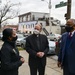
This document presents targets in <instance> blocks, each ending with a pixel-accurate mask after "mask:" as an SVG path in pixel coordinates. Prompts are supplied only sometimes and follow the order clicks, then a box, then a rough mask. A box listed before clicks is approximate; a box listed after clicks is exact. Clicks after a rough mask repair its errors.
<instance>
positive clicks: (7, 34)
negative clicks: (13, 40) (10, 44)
mask: <svg viewBox="0 0 75 75" xmlns="http://www.w3.org/2000/svg"><path fill="white" fill-rule="evenodd" d="M12 32H13V29H11V28H6V29H4V30H3V37H2V41H6V40H8V37H11V36H12Z"/></svg>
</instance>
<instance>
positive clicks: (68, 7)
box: [65, 0, 72, 20]
mask: <svg viewBox="0 0 75 75" xmlns="http://www.w3.org/2000/svg"><path fill="white" fill-rule="evenodd" d="M71 2H72V0H67V13H66V14H65V17H66V20H68V19H70V18H71Z"/></svg>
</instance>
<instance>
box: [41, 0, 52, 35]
mask: <svg viewBox="0 0 75 75" xmlns="http://www.w3.org/2000/svg"><path fill="white" fill-rule="evenodd" d="M41 1H45V2H46V3H47V4H48V8H49V26H50V33H51V27H52V23H51V0H49V2H47V1H46V0H41ZM50 33H49V34H50Z"/></svg>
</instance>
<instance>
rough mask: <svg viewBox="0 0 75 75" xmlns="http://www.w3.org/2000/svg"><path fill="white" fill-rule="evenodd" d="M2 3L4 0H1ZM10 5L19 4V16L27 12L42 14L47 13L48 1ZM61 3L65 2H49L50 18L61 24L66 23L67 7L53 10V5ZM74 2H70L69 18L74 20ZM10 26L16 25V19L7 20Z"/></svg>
mask: <svg viewBox="0 0 75 75" xmlns="http://www.w3.org/2000/svg"><path fill="white" fill-rule="evenodd" d="M2 1H3V2H4V1H5V0H2ZM10 1H11V2H12V3H18V2H20V3H21V5H20V6H19V11H20V13H19V14H24V13H27V12H44V13H48V12H49V8H48V3H47V2H49V0H44V1H42V0H10ZM61 1H64V2H66V1H67V0H51V5H52V8H51V17H54V18H55V19H58V20H60V21H61V23H62V24H65V23H66V20H65V17H64V14H65V13H66V12H67V6H64V7H61V8H55V5H57V4H59V3H60V2H61ZM74 11H75V0H72V9H71V18H75V12H74ZM9 22H10V23H12V24H14V23H15V24H17V23H18V17H17V18H15V19H11V20H9Z"/></svg>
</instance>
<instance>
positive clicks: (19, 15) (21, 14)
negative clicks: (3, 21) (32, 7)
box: [18, 12, 48, 17]
mask: <svg viewBox="0 0 75 75" xmlns="http://www.w3.org/2000/svg"><path fill="white" fill-rule="evenodd" d="M31 13H40V14H48V13H45V12H27V13H24V14H21V15H19V16H18V17H20V16H25V15H28V14H31Z"/></svg>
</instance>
